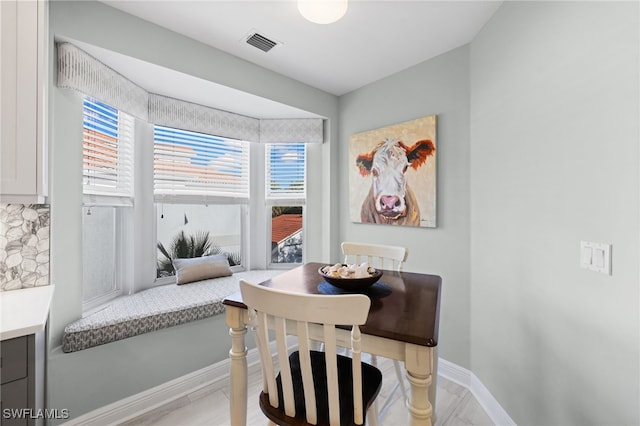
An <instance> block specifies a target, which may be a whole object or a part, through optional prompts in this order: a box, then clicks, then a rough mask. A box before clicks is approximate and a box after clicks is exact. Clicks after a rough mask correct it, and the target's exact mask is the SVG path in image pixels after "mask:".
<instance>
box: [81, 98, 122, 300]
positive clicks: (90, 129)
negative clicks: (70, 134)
mask: <svg viewBox="0 0 640 426" xmlns="http://www.w3.org/2000/svg"><path fill="white" fill-rule="evenodd" d="M133 131H134V120H133V118H132V117H130V116H128V115H126V114H124V113H122V112H119V111H118V110H116V109H115V108H112V107H110V106H109V105H106V104H104V103H102V102H99V101H96V100H94V99H90V98H85V100H84V103H83V144H82V147H83V168H82V175H83V197H84V207H83V213H84V215H83V223H82V226H83V228H82V229H83V250H82V252H83V259H82V262H83V279H82V282H83V308H84V309H85V310H87V309H91V308H93V307H96V306H98V305H100V304H102V303H104V302H106V301H108V300H110V299H112V298H114V297H116V296H118V295H120V294H122V292H123V285H122V282H123V279H122V276H123V274H124V273H125V272H124V270H123V269H124V266H123V265H124V262H123V259H122V257H123V256H125V255H126V246H127V244H124V242H123V238H124V237H123V233H122V232H121V230H122V229H123V221H124V220H125V217H128V215H127V211H130V210H131V208H130V206H131V205H133V160H134V158H133Z"/></svg>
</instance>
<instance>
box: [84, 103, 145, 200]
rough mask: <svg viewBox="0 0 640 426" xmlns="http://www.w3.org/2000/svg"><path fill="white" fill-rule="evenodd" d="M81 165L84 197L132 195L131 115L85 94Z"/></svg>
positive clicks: (132, 123) (131, 196) (93, 198)
mask: <svg viewBox="0 0 640 426" xmlns="http://www.w3.org/2000/svg"><path fill="white" fill-rule="evenodd" d="M83 110H84V114H83V129H84V130H83V141H82V151H83V168H82V177H83V179H82V183H83V193H84V194H85V196H88V197H85V198H88V199H92V200H95V199H99V200H102V203H104V204H111V203H113V199H111V200H109V199H105V198H102V197H121V198H120V201H121V202H122V201H124V203H128V204H131V201H132V198H133V128H134V121H133V118H132V117H131V116H129V115H127V114H124V113H122V112H118V110H116V109H115V108H112V107H110V106H108V105H106V104H104V103H102V102H99V101H96V100H94V99H90V98H85V100H84V105H83Z"/></svg>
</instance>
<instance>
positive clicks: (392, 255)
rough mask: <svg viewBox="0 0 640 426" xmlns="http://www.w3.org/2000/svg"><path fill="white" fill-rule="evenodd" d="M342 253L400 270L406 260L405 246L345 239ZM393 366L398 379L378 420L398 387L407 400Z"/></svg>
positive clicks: (397, 367) (349, 259)
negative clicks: (347, 240)
mask: <svg viewBox="0 0 640 426" xmlns="http://www.w3.org/2000/svg"><path fill="white" fill-rule="evenodd" d="M342 254H343V255H344V263H357V264H360V263H362V262H367V263H369V266H372V267H374V268H378V269H391V270H394V271H401V270H402V264H403V262H404V261H405V260H407V255H408V251H407V249H406V248H405V247H398V246H387V245H380V244H364V243H353V242H346V241H345V242H343V243H342ZM371 359H372V363H373V365H374V366H376V364H377V362H376V357H375V355H372V356H371ZM393 368H394V370H395V372H396V377H397V379H398V381H397V383H396V384H395V386H394V387H393V389H392V390H391V392H390V393H389V396H388V397H387V400H386V401H385V403H384V405H383V406H382V408H381V409H380V410H376V411H377V412H378V420H382V418H383V417H384V415H385V414H386V412H387V409H388V408H389V407H390V406H391V403H392V402H393V396H394V395H395V393H396V392H397V391H398V389H400V392H401V393H402V397H403V398H404V401H407V390H406V387H405V379H404V374H403V372H402V367H401V366H400V363H399V362H398V361H397V360H393Z"/></svg>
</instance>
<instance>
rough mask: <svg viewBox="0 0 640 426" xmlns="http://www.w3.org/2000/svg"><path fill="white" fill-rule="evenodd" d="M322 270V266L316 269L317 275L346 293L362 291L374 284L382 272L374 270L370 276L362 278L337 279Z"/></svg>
mask: <svg viewBox="0 0 640 426" xmlns="http://www.w3.org/2000/svg"><path fill="white" fill-rule="evenodd" d="M329 266H331V265H329ZM323 268H324V266H323V267H321V268H319V269H318V274H320V276H321V277H322V278H323V279H324V280H325V281H326V282H328V283H329V284H332V285H334V286H336V287H338V288H341V289H343V290H347V291H359V290H364V289H366V288H368V287H371V286H372V285H373V284H375V283H376V282H377V281H378V280H379V279H380V277H381V276H382V272H381V271H379V270H378V269H376V270H375V271H374V272H373V273H371V275H370V276H368V277H364V278H337V277H333V276H330V275H327V274H325V273H324V272H322V269H323Z"/></svg>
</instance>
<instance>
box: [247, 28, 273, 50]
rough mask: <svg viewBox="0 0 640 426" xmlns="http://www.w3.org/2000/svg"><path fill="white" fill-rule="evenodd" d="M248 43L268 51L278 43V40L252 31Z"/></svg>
mask: <svg viewBox="0 0 640 426" xmlns="http://www.w3.org/2000/svg"><path fill="white" fill-rule="evenodd" d="M247 43H248V44H250V45H252V46H253V47H257V48H258V49H260V50H262V51H263V52H268V51H270V50H271V49H273V48H274V47H275V46H277V45H278V42H277V41H273V40H271V39H268V38H267V37H265V36H263V35H261V34H258V33H256V32H252V33H250V34H249V36H248V38H247Z"/></svg>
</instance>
